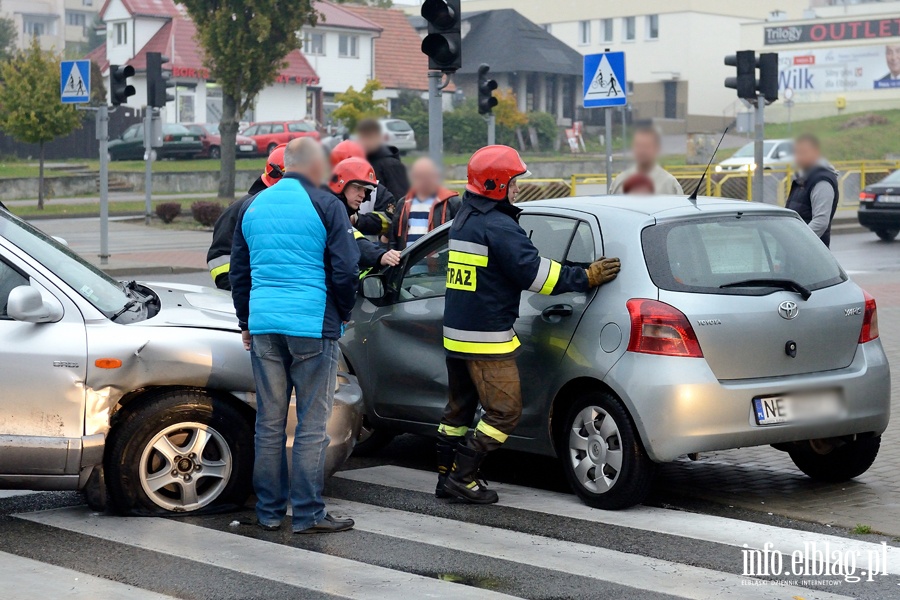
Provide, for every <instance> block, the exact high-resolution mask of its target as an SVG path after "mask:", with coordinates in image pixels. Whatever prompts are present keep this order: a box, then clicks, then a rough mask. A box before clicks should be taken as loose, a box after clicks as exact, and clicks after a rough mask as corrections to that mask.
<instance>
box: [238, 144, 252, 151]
mask: <svg viewBox="0 0 900 600" xmlns="http://www.w3.org/2000/svg"><path fill="white" fill-rule="evenodd" d="M239 149H240V151H241V152H250V151H251V150H253V146H250V145H244V146H240V148H239Z"/></svg>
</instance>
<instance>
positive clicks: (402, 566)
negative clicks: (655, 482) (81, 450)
mask: <svg viewBox="0 0 900 600" xmlns="http://www.w3.org/2000/svg"><path fill="white" fill-rule="evenodd" d="M433 486H434V476H433V474H431V473H428V472H425V471H419V470H415V469H410V468H405V467H397V466H377V467H369V468H362V469H356V470H351V471H343V472H340V473H338V474H337V475H336V476H335V478H334V479H333V480H332V483H331V484H330V485H329V489H328V493H329V494H330V497H329V498H328V499H327V500H326V502H327V504H328V506H329V510H331V511H332V512H334V513H335V514H345V515H350V516H353V517H354V518H355V519H356V523H357V525H356V529H355V530H354V531H353V532H348V533H346V534H334V535H328V536H292V535H291V534H290V533H289V532H287V531H283V532H273V533H268V532H262V531H261V530H259V529H258V528H256V527H253V526H250V525H248V524H242V525H239V524H238V523H241V522H248V519H247V518H243V517H242V518H239V519H236V517H235V515H233V514H230V515H208V516H192V517H186V518H181V519H178V518H152V517H145V518H122V517H113V516H106V515H100V514H97V513H94V512H92V511H90V510H89V509H88V508H86V507H84V506H74V507H65V508H54V509H50V510H43V511H37V512H20V513H17V514H14V515H12V516H13V517H14V518H13V519H11V522H12V523H11V527H9V528H4V525H3V524H2V523H0V533H2V535H0V590H2V591H0V596H2V597H3V598H4V599H6V598H15V599H19V598H21V599H31V598H51V599H52V598H73V599H82V598H83V599H90V600H98V599H99V600H103V599H107V598H109V599H114V598H129V599H131V598H134V599H136V600H144V599H145V598H146V599H148V600H152V599H162V598H216V599H217V600H220V599H226V598H239V599H245V598H246V599H249V598H280V597H285V598H302V599H304V600H305V599H315V600H318V599H319V598H322V599H331V598H346V599H351V600H357V599H358V600H370V599H371V600H389V599H390V600H393V599H397V598H402V599H409V600H416V599H419V598H423V599H430V598H447V599H460V600H469V599H485V600H493V599H498V600H499V599H506V598H541V599H544V598H547V599H550V598H552V599H553V600H559V599H563V598H623V599H624V598H633V599H635V600H637V599H640V600H647V599H657V598H658V599H664V598H665V599H674V598H688V599H692V600H712V599H717V600H718V599H720V598H735V599H739V600H743V599H746V600H757V599H759V600H792V599H793V600H838V599H847V598H867V597H868V598H889V597H896V594H897V593H898V590H900V588H898V581H900V580H898V574H900V548H898V547H895V546H889V547H887V546H882V545H881V544H877V543H873V542H867V541H862V540H858V539H851V538H847V537H841V536H839V535H826V534H823V533H818V532H815V531H801V530H798V529H791V528H783V527H776V526H772V525H764V524H759V523H753V522H748V521H741V520H737V519H730V518H724V517H718V516H711V515H703V514H697V513H687V512H682V511H678V510H672V509H664V508H653V507H638V508H636V509H632V510H627V511H619V512H608V511H600V510H595V509H592V508H590V507H588V506H585V505H583V504H582V503H581V502H579V501H578V499H577V498H575V497H574V496H570V495H567V494H562V493H556V492H548V491H543V490H537V489H532V488H524V487H518V486H513V485H505V484H495V487H496V489H497V491H498V492H499V494H500V498H501V501H500V503H499V504H498V505H495V506H491V507H471V506H467V505H462V504H454V503H447V502H440V501H437V500H436V499H434V498H433V497H432V496H431V492H432V491H433ZM401 497H402V498H403V499H404V500H403V502H397V498H401ZM250 512H251V511H247V515H249V514H250ZM247 515H245V517H246V516H247ZM238 517H240V515H238ZM548 525H549V526H548ZM29 536H33V537H34V538H35V539H37V540H41V541H40V542H36V543H40V544H41V546H40V547H39V548H34V547H30V546H27V545H22V546H16V547H15V548H13V547H11V545H12V544H13V542H14V539H23V538H28V537H29ZM300 538H302V539H300ZM46 540H53V543H52V544H51V543H47V541H46ZM767 545H768V546H767ZM811 545H812V546H817V547H819V548H825V547H831V548H834V549H840V555H839V556H838V555H837V554H838V553H835V556H834V557H833V559H829V561H830V562H833V563H834V564H835V565H839V566H840V567H841V569H842V571H841V572H842V573H848V572H850V571H849V569H850V568H851V566H852V567H854V569H856V570H860V569H864V568H865V566H864V565H860V564H858V563H857V562H853V561H851V557H853V556H856V557H863V558H865V557H871V556H877V557H878V559H879V560H880V561H881V564H879V576H878V578H877V579H876V580H875V581H874V582H869V583H866V582H865V581H863V582H860V583H850V582H847V581H844V580H843V579H842V578H841V577H837V578H834V577H831V578H827V577H797V576H793V575H792V576H790V577H787V576H786V577H779V578H775V579H777V580H778V581H777V585H776V584H773V582H772V581H771V580H769V578H766V577H751V576H747V575H745V574H743V568H744V566H745V564H744V563H743V562H742V556H744V553H745V552H746V551H748V550H761V549H763V548H770V549H771V550H772V551H778V552H780V553H783V555H784V556H785V557H788V558H787V560H788V561H789V560H790V556H791V555H792V553H795V552H798V551H801V552H802V551H804V549H808V548H809V547H810V546H811ZM78 554H81V557H80V559H79V558H76V556H73V555H78ZM76 560H80V562H77V563H76V562H75V561H76ZM863 562H864V560H863ZM851 563H852V564H851ZM76 564H77V565H78V566H75V565H76ZM157 573H164V574H171V576H162V577H157V576H155V575H156V574H157ZM192 578H193V579H192ZM199 578H202V579H203V584H202V585H201V586H198V585H196V580H197V579H199ZM863 579H865V578H863ZM837 580H840V585H834V583H835V582H836V581H837Z"/></svg>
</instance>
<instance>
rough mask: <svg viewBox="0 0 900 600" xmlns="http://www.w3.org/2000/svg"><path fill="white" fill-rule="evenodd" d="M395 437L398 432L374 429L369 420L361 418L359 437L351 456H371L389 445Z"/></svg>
mask: <svg viewBox="0 0 900 600" xmlns="http://www.w3.org/2000/svg"><path fill="white" fill-rule="evenodd" d="M397 435H398V432H396V431H393V430H390V429H376V428H375V427H373V426H372V424H371V423H369V419H368V418H367V417H365V416H363V422H362V426H360V428H359V436H358V437H357V438H356V445H355V446H354V447H353V456H373V455H375V454H377V453H378V452H380V451H381V450H382V449H383V448H384V447H385V446H387V445H388V444H390V443H391V442H392V441H393V440H394V438H395V437H397Z"/></svg>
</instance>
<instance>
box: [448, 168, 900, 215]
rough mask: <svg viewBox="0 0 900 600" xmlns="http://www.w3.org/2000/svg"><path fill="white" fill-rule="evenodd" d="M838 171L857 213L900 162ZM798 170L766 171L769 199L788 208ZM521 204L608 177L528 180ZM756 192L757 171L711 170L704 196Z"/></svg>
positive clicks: (684, 175)
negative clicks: (865, 195) (865, 192)
mask: <svg viewBox="0 0 900 600" xmlns="http://www.w3.org/2000/svg"><path fill="white" fill-rule="evenodd" d="M834 167H835V168H836V169H837V171H838V186H839V191H840V196H841V202H840V206H839V209H855V208H856V206H857V204H858V203H859V193H860V191H862V189H863V188H865V187H866V186H867V185H871V184H873V183H877V182H879V181H881V180H882V179H883V178H884V177H886V176H887V175H888V174H890V173H891V172H893V171H895V170H897V169H900V160H870V161H842V162H836V163H834ZM667 170H668V171H669V172H670V173H671V174H672V175H674V176H675V177H676V178H677V179H678V181H679V182H680V183H681V187H682V188H684V190H685V192H686V193H687V192H688V191H692V190H693V189H694V188H695V187H696V186H697V184H698V183H699V181H700V177H701V176H702V175H703V171H704V166H703V165H690V166H674V167H669V168H667ZM793 176H794V170H793V169H792V168H791V167H779V168H773V169H766V170H765V171H764V172H763V186H764V188H765V194H766V197H767V198H772V197H773V195H774V199H775V200H776V201H777V202H778V203H779V204H782V205H783V204H784V202H785V200H786V199H787V196H788V193H789V192H790V187H791V181H792V179H793ZM465 185H466V182H465V181H464V180H453V181H448V182H447V186H448V187H450V188H451V189H456V190H459V191H460V192H461V191H462V190H463V188H465ZM519 185H520V192H519V201H528V200H539V199H542V198H564V197H567V196H592V195H600V194H604V193H605V192H606V175H605V174H602V173H573V174H572V175H570V176H569V178H568V179H540V178H528V179H523V180H521V181H520V182H519ZM752 189H753V171H729V172H718V173H717V172H716V171H715V167H712V168H710V172H709V174H708V176H707V177H706V178H705V179H704V183H703V189H701V190H700V195H701V196H713V197H720V198H734V199H736V200H749V199H750V192H751V191H752Z"/></svg>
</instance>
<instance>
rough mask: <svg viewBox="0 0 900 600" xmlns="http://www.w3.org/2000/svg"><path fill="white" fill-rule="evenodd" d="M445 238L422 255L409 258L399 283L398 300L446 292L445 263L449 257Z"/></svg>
mask: <svg viewBox="0 0 900 600" xmlns="http://www.w3.org/2000/svg"><path fill="white" fill-rule="evenodd" d="M447 240H448V238H447V236H442V238H441V241H440V242H439V243H437V245H431V246H430V247H427V248H426V249H425V250H424V253H422V254H416V255H414V256H410V260H409V261H408V262H407V264H406V271H405V273H404V274H403V281H402V282H401V283H400V300H401V301H403V300H419V299H422V298H434V297H437V296H443V295H444V294H445V293H446V291H447V263H448V262H449V261H448V258H449V256H450V252H449V249H448V247H447V243H448V241H447Z"/></svg>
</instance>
